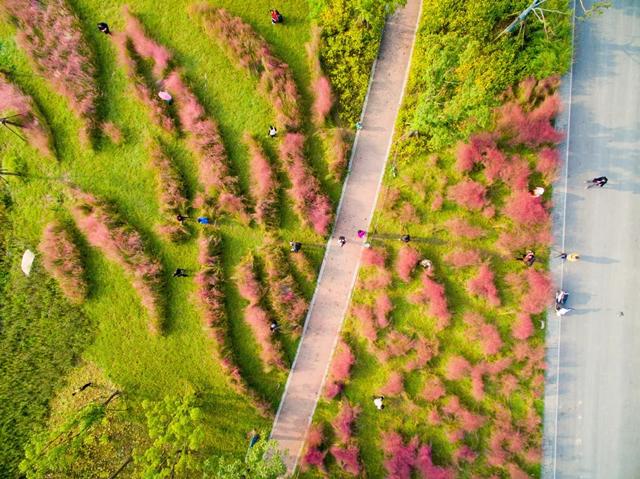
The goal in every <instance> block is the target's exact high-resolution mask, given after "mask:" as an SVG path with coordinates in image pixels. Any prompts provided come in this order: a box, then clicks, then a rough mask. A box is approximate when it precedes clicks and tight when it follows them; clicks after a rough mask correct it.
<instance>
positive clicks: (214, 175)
mask: <svg viewBox="0 0 640 479" xmlns="http://www.w3.org/2000/svg"><path fill="white" fill-rule="evenodd" d="M165 87H166V88H167V89H169V90H170V91H171V92H172V94H173V96H174V99H175V103H176V109H177V112H178V116H179V117H180V122H181V123H182V126H183V128H184V129H185V131H186V132H188V133H189V135H188V137H189V140H188V144H189V147H190V148H191V149H192V150H193V152H194V153H195V155H196V156H197V157H198V158H199V160H200V161H199V162H198V177H199V179H200V183H201V184H202V185H203V186H204V188H205V191H206V193H207V194H209V195H211V194H212V193H213V192H217V193H220V195H221V197H220V206H221V208H222V209H225V208H226V211H227V212H228V213H231V214H237V215H238V216H239V217H240V219H242V220H243V221H245V222H247V221H248V215H247V213H246V211H245V208H244V205H243V204H242V198H240V196H239V193H238V179H237V178H236V177H234V176H231V173H230V171H229V165H228V158H227V152H226V150H225V148H224V144H223V142H222V137H221V136H220V131H219V129H218V125H217V124H216V123H215V122H214V121H213V120H212V119H210V118H207V117H206V113H205V111H204V108H203V107H202V105H200V103H199V101H198V99H197V98H196V96H195V95H194V94H193V93H192V92H191V90H190V89H189V88H188V87H187V86H186V85H185V84H184V83H183V81H182V79H181V78H180V75H179V74H178V73H177V72H176V71H173V72H171V74H170V75H169V77H168V78H167V80H166V82H165ZM223 195H224V196H223Z"/></svg>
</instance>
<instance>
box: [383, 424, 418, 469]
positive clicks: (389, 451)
mask: <svg viewBox="0 0 640 479" xmlns="http://www.w3.org/2000/svg"><path fill="white" fill-rule="evenodd" d="M417 447H418V438H417V437H414V438H413V439H411V440H410V441H409V442H408V443H407V444H406V445H405V444H404V441H403V440H402V436H400V434H398V433H397V432H395V431H390V432H385V433H383V434H382V450H383V451H384V453H385V456H386V458H387V459H385V461H384V467H385V469H386V470H387V476H386V477H387V478H388V479H410V478H411V470H412V468H413V466H414V464H415V460H416V449H417Z"/></svg>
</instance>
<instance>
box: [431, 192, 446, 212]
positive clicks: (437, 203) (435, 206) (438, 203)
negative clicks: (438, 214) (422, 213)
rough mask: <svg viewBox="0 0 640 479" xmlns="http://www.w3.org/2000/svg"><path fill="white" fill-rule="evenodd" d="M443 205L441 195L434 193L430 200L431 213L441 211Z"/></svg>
mask: <svg viewBox="0 0 640 479" xmlns="http://www.w3.org/2000/svg"><path fill="white" fill-rule="evenodd" d="M443 203H444V198H443V197H442V194H441V193H435V194H434V195H433V199H432V200H431V211H440V210H441V209H442V204H443Z"/></svg>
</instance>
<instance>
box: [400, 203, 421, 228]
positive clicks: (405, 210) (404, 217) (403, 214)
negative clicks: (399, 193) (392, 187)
mask: <svg viewBox="0 0 640 479" xmlns="http://www.w3.org/2000/svg"><path fill="white" fill-rule="evenodd" d="M398 220H400V222H401V223H403V224H414V223H419V222H420V218H418V213H417V212H416V207H415V206H413V205H412V204H411V203H409V202H406V203H404V204H403V205H402V206H401V207H400V210H399V211H398Z"/></svg>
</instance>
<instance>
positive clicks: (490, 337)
mask: <svg viewBox="0 0 640 479" xmlns="http://www.w3.org/2000/svg"><path fill="white" fill-rule="evenodd" d="M464 322H465V324H466V325H467V327H468V328H469V335H470V337H471V338H472V339H474V340H476V341H479V342H480V345H481V346H482V352H483V353H484V354H485V355H487V356H491V355H493V354H497V353H498V352H499V351H500V349H501V348H502V345H503V342H502V338H501V337H500V332H499V331H498V328H496V327H495V325H493V324H489V323H486V322H485V320H484V318H483V317H482V316H481V315H480V314H478V313H473V312H467V313H465V315H464Z"/></svg>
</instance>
